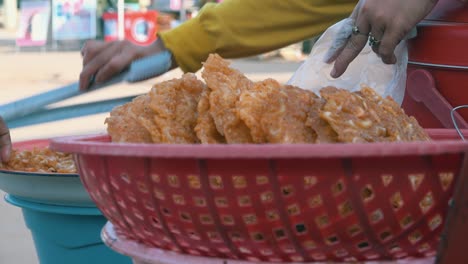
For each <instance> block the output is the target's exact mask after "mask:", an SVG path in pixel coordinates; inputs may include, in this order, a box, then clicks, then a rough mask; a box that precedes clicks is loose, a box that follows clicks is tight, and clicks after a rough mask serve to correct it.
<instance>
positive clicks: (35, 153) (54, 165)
mask: <svg viewBox="0 0 468 264" xmlns="http://www.w3.org/2000/svg"><path fill="white" fill-rule="evenodd" d="M0 168H1V169H5V170H13V171H26V172H42V173H76V167H75V162H74V161H73V156H72V155H71V154H67V153H62V152H56V151H53V150H51V149H49V148H34V149H33V150H21V151H19V150H13V151H12V153H11V156H10V160H9V161H8V162H7V163H0Z"/></svg>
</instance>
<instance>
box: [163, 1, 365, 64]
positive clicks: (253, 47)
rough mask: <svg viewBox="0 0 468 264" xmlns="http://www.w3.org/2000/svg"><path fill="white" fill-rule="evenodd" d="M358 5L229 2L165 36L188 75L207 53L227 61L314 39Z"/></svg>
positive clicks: (207, 8) (206, 10)
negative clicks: (217, 55) (227, 59)
mask: <svg viewBox="0 0 468 264" xmlns="http://www.w3.org/2000/svg"><path fill="white" fill-rule="evenodd" d="M356 2H357V1H355V0H335V1H332V0H288V1H284V0H262V1H254V0H251V1H249V0H225V1H224V2H223V3H221V4H217V5H215V4H207V5H206V6H205V8H203V9H202V11H201V12H200V14H199V15H198V16H197V17H196V18H194V19H191V20H189V21H187V22H186V23H184V24H183V25H181V26H179V27H177V28H175V29H173V30H170V31H167V32H164V33H161V34H160V37H161V38H162V39H163V40H164V43H165V45H166V47H167V48H168V49H169V50H171V51H172V52H173V54H174V57H175V59H176V61H177V63H178V65H179V66H180V67H181V68H182V69H183V70H184V71H191V72H193V71H196V70H198V69H199V68H200V67H201V66H202V65H201V62H202V61H204V60H205V59H206V58H207V56H208V54H210V53H218V54H220V55H221V56H223V57H226V58H236V57H244V56H250V55H254V54H260V53H263V52H266V51H270V50H274V49H277V48H280V47H283V46H286V45H288V44H291V43H295V42H298V41H301V40H303V39H306V38H310V37H312V36H316V35H318V34H320V33H321V32H323V31H324V30H325V29H326V28H328V27H329V26H330V25H331V24H333V23H335V22H336V21H338V20H340V19H342V18H344V17H346V16H348V15H349V13H351V11H352V9H353V8H354V6H355V4H356Z"/></svg>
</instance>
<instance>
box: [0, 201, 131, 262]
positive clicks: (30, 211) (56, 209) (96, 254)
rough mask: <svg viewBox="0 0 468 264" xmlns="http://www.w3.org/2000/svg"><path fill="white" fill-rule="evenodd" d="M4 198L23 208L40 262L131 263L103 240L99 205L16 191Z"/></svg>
mask: <svg viewBox="0 0 468 264" xmlns="http://www.w3.org/2000/svg"><path fill="white" fill-rule="evenodd" d="M5 200H6V201H7V202H8V203H10V204H13V205H15V206H18V207H20V208H21V209H22V211H23V217H24V220H25V222H26V226H27V227H28V228H29V229H30V230H31V233H32V237H33V240H34V245H35V247H36V252H37V255H38V257H39V261H40V263H41V264H63V263H67V264H83V263H89V264H107V263H112V264H131V263H132V261H131V259H130V258H129V257H126V256H124V255H121V254H118V253H116V252H114V251H112V250H111V249H109V248H108V247H107V246H106V245H105V244H104V243H103V242H102V240H101V230H102V228H103V227H104V225H105V223H106V222H107V219H106V218H105V217H104V216H103V215H102V214H101V212H100V211H99V210H98V209H97V208H96V207H73V206H57V205H49V204H41V203H35V202H31V201H25V200H22V199H20V198H18V197H15V196H13V195H6V196H5Z"/></svg>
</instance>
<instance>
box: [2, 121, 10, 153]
mask: <svg viewBox="0 0 468 264" xmlns="http://www.w3.org/2000/svg"><path fill="white" fill-rule="evenodd" d="M10 154H11V138H10V130H9V129H8V127H7V125H6V123H5V121H4V120H3V118H2V117H0V162H7V161H8V160H9V159H10Z"/></svg>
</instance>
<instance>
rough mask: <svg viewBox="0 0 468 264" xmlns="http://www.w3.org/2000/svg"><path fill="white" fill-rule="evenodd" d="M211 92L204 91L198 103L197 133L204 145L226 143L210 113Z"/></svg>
mask: <svg viewBox="0 0 468 264" xmlns="http://www.w3.org/2000/svg"><path fill="white" fill-rule="evenodd" d="M209 96H210V90H209V89H208V88H206V89H204V90H203V92H202V95H201V98H200V101H199V102H198V108H197V109H198V119H197V125H196V126H195V133H196V134H197V137H198V139H200V142H201V143H203V144H216V143H226V139H225V138H224V137H223V136H222V135H221V134H220V133H219V132H218V130H217V129H216V125H215V123H214V120H213V117H212V116H211V113H210V98H209Z"/></svg>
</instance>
